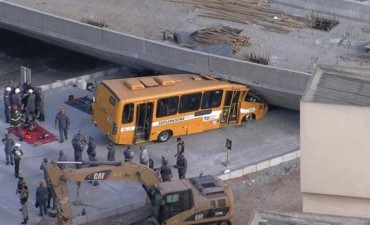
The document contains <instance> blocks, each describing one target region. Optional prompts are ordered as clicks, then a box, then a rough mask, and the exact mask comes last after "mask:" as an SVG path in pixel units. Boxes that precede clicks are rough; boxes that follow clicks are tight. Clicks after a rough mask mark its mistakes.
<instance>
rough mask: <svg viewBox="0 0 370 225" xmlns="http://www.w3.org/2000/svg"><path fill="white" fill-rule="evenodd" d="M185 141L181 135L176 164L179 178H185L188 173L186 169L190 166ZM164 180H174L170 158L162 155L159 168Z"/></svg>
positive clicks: (178, 141) (178, 142)
mask: <svg viewBox="0 0 370 225" xmlns="http://www.w3.org/2000/svg"><path fill="white" fill-rule="evenodd" d="M184 154H185V143H184V141H183V140H182V139H181V138H180V137H179V138H177V152H176V155H175V157H176V164H175V165H174V167H175V168H177V171H178V174H179V179H184V178H185V175H186V169H187V166H188V162H187V159H186V158H185V155H184ZM159 173H160V174H161V177H162V180H163V181H164V182H166V181H171V180H172V170H171V166H170V165H169V164H168V160H167V159H166V158H164V157H162V166H161V167H160V169H159Z"/></svg>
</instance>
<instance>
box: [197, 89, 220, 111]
mask: <svg viewBox="0 0 370 225" xmlns="http://www.w3.org/2000/svg"><path fill="white" fill-rule="evenodd" d="M222 94H223V91H222V90H216V91H206V92H204V94H203V98H202V107H201V108H202V109H209V108H215V107H219V106H220V105H221V100H222Z"/></svg>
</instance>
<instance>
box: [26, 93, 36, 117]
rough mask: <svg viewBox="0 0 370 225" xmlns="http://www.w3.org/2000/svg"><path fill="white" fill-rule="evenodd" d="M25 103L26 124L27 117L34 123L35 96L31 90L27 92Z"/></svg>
mask: <svg viewBox="0 0 370 225" xmlns="http://www.w3.org/2000/svg"><path fill="white" fill-rule="evenodd" d="M27 95H28V97H27V102H26V108H25V110H26V123H27V122H28V121H29V117H31V120H32V121H35V119H36V116H35V111H36V102H35V99H36V96H35V94H34V93H33V90H32V89H28V91H27Z"/></svg>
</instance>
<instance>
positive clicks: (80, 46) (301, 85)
mask: <svg viewBox="0 0 370 225" xmlns="http://www.w3.org/2000/svg"><path fill="white" fill-rule="evenodd" d="M0 26H1V27H4V28H6V29H10V30H13V31H16V32H19V33H22V34H25V35H28V36H31V37H34V38H37V39H41V40H43V41H46V42H49V43H53V44H56V45H59V46H61V47H64V48H67V49H71V50H74V51H78V52H81V53H85V54H88V55H92V56H95V57H99V58H103V59H105V60H110V61H113V62H117V63H120V64H126V65H129V66H130V65H131V66H139V67H146V68H152V69H155V70H159V71H162V72H165V73H171V72H176V71H177V72H178V71H188V72H192V73H203V74H211V75H216V76H219V77H222V78H225V79H229V80H233V81H236V82H241V83H245V84H248V85H250V86H252V87H253V88H254V89H256V90H257V91H258V92H259V93H261V95H263V97H264V98H265V99H266V100H267V101H268V102H269V103H270V104H273V105H277V106H281V107H285V108H289V109H293V110H299V102H300V99H301V96H302V94H303V92H304V90H305V88H306V85H307V83H308V81H309V79H310V74H307V73H301V72H297V71H292V70H286V69H280V68H274V67H269V66H263V65H259V64H253V63H249V62H246V61H241V60H236V59H232V58H226V57H221V56H217V55H212V54H207V53H202V52H197V51H193V50H189V49H186V48H180V47H177V46H173V45H169V44H166V43H162V42H159V41H153V40H147V39H143V38H140V37H135V36H132V35H128V34H123V33H119V32H116V31H113V30H109V29H105V28H100V27H97V26H92V25H89V24H86V23H81V22H79V21H75V20H71V19H68V18H64V17H58V16H55V15H52V14H48V13H45V12H41V11H37V10H34V9H31V8H27V7H24V6H21V5H17V4H14V3H11V2H9V1H0Z"/></svg>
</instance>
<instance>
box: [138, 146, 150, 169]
mask: <svg viewBox="0 0 370 225" xmlns="http://www.w3.org/2000/svg"><path fill="white" fill-rule="evenodd" d="M148 163H149V155H148V150H147V149H146V148H145V147H144V146H140V164H143V165H146V166H148Z"/></svg>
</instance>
